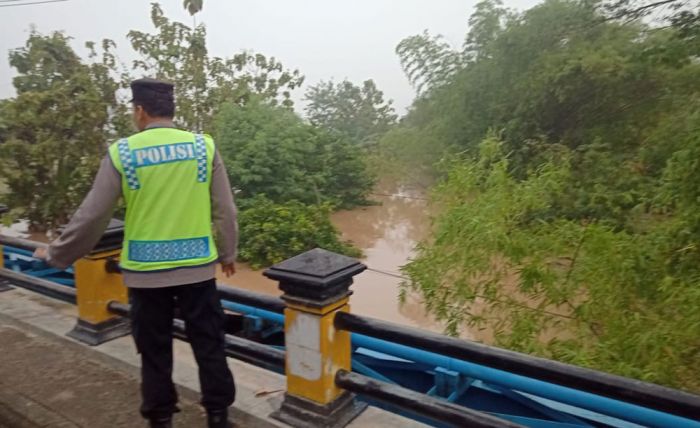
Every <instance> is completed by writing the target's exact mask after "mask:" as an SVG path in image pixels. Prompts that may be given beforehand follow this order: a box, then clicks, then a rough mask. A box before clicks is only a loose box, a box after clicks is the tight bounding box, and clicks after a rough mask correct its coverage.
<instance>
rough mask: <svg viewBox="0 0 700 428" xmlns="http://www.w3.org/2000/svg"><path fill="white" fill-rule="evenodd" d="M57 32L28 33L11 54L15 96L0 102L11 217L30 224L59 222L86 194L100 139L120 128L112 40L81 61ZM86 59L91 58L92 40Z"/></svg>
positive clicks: (1, 162)
mask: <svg viewBox="0 0 700 428" xmlns="http://www.w3.org/2000/svg"><path fill="white" fill-rule="evenodd" d="M68 42H69V38H68V37H66V36H65V35H63V34H62V33H58V32H57V33H53V34H51V35H49V36H42V35H40V34H38V33H36V32H32V33H31V34H30V36H29V39H28V40H27V43H26V45H25V47H23V48H19V49H15V50H13V51H11V52H10V65H11V66H13V67H14V68H15V69H16V70H17V73H18V75H17V77H15V78H14V86H15V89H16V90H17V97H16V98H14V99H11V100H6V101H4V102H3V103H2V104H1V105H0V109H1V110H2V114H1V115H0V116H2V120H1V121H0V146H2V150H0V177H3V181H4V182H5V184H6V185H7V187H8V188H9V190H10V191H9V193H8V194H7V195H5V196H4V201H5V203H7V205H8V206H10V207H12V208H13V211H12V214H13V217H20V218H25V219H27V220H29V222H30V224H31V226H32V227H33V228H35V229H51V228H53V227H55V226H57V225H59V224H62V223H64V222H65V221H66V220H67V219H68V216H69V214H70V213H71V212H72V211H74V210H75V208H76V207H77V205H78V204H79V203H80V201H81V199H82V197H83V196H84V195H85V193H87V191H88V189H89V186H90V183H91V180H92V177H93V176H94V174H95V172H96V170H97V166H98V165H99V160H100V158H101V156H102V155H103V154H104V151H105V148H106V147H105V144H106V143H107V142H108V141H109V140H110V139H112V138H114V137H115V136H116V135H117V133H121V132H123V131H124V129H123V124H124V123H125V122H126V121H125V120H124V117H125V115H126V112H125V110H124V108H123V107H121V106H119V105H118V103H117V101H116V99H115V91H116V90H117V88H118V87H119V83H118V82H117V81H116V80H115V79H114V78H112V75H113V73H112V70H113V67H114V64H115V61H114V57H113V56H112V54H111V49H112V48H113V47H114V44H113V42H111V41H108V40H106V41H104V42H103V54H102V58H101V61H100V62H93V63H88V64H86V63H84V62H83V61H81V59H80V58H79V57H78V56H77V55H76V54H75V52H74V51H73V49H72V48H71V47H70V46H69V44H68ZM88 47H89V48H91V52H92V54H91V58H95V57H96V56H97V54H96V52H95V50H94V45H92V44H89V45H88Z"/></svg>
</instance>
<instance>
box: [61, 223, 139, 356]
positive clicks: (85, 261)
mask: <svg viewBox="0 0 700 428" xmlns="http://www.w3.org/2000/svg"><path fill="white" fill-rule="evenodd" d="M122 236H123V226H122V223H121V222H116V221H113V222H112V223H111V224H110V226H109V227H108V229H107V232H105V235H104V236H103V238H102V240H101V241H100V243H98V244H97V246H96V247H95V250H93V252H92V253H91V254H89V255H88V256H86V257H83V258H82V259H80V260H78V261H77V262H76V263H75V264H74V265H73V270H74V273H75V288H76V293H77V304H78V322H77V323H76V325H75V327H74V328H73V330H71V331H70V332H69V333H68V336H69V337H72V338H74V339H76V340H79V341H81V342H84V343H87V344H88V345H93V346H94V345H99V344H100V343H103V342H106V341H108V340H112V339H115V338H117V337H121V336H125V335H127V334H129V331H130V327H129V321H128V320H127V319H125V318H122V317H119V316H116V315H114V314H112V313H110V312H109V310H108V309H107V304H108V303H109V302H110V301H116V302H121V303H128V300H129V299H128V293H127V289H126V287H125V286H124V283H123V281H122V276H121V274H120V273H118V270H115V269H114V268H113V265H114V264H115V263H117V261H118V260H119V256H120V254H121V244H120V243H121V237H122Z"/></svg>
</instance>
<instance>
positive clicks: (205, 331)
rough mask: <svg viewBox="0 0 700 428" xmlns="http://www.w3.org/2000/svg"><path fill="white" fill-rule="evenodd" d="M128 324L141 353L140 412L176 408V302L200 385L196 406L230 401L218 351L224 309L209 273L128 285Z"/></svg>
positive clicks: (149, 414)
mask: <svg viewBox="0 0 700 428" xmlns="http://www.w3.org/2000/svg"><path fill="white" fill-rule="evenodd" d="M129 300H130V301H131V329H132V334H133V336H134V341H135V342H136V349H137V350H138V352H139V353H140V354H141V394H142V398H143V402H142V405H141V414H142V415H143V417H144V418H158V417H165V416H169V415H171V414H172V413H174V412H177V411H178V408H177V393H176V392H175V385H174V384H173V381H172V372H173V335H172V326H173V316H174V312H175V307H176V306H177V307H179V309H180V316H181V317H182V318H183V319H184V320H185V326H186V327H185V329H186V333H187V338H188V340H189V341H190V345H191V346H192V351H193V352H194V356H195V359H196V360H197V366H198V367H199V383H200V386H201V391H202V406H204V408H206V409H211V410H216V409H223V408H226V407H228V406H230V405H231V404H232V403H233V401H234V399H235V395H236V389H235V386H234V383H233V375H232V374H231V371H230V370H229V368H228V364H227V362H226V355H225V353H224V332H223V322H224V313H223V310H222V309H221V302H220V301H219V297H218V295H217V292H216V282H215V281H214V279H211V280H208V281H204V282H200V283H196V284H187V285H179V286H175V287H165V288H130V289H129Z"/></svg>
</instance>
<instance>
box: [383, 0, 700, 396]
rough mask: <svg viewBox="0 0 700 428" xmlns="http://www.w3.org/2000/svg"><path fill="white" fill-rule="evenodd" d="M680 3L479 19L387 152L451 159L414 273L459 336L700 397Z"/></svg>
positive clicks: (692, 156)
mask: <svg viewBox="0 0 700 428" xmlns="http://www.w3.org/2000/svg"><path fill="white" fill-rule="evenodd" d="M681 3H682V4H685V5H688V4H690V2H680V1H679V2H662V3H661V5H656V4H655V3H653V2H652V3H650V2H644V3H638V2H632V1H622V2H620V3H619V4H618V5H617V6H618V7H620V8H621V9H619V10H624V11H626V12H625V13H624V14H620V15H615V14H611V13H608V12H607V11H605V10H604V9H603V8H601V3H599V2H587V1H577V0H547V1H545V2H543V3H542V4H539V5H537V6H535V7H533V8H532V9H530V10H527V11H525V12H522V13H518V14H513V13H511V12H507V11H503V9H502V8H501V6H500V4H499V3H497V2H490V3H481V4H480V5H479V6H478V7H477V11H476V13H475V15H473V16H472V18H471V19H470V25H471V27H470V30H469V35H468V36H467V47H466V51H465V53H464V55H465V56H466V58H467V60H466V61H465V62H464V64H463V66H462V67H461V68H459V69H458V70H456V71H454V72H452V73H447V74H445V75H446V76H447V77H446V78H444V79H442V80H441V81H440V83H439V84H436V85H433V86H431V87H430V90H429V91H426V92H424V93H423V94H422V96H420V97H418V98H417V99H416V100H415V102H414V104H413V106H412V107H411V110H410V112H409V114H408V115H407V117H406V118H404V119H403V120H402V122H401V124H399V125H398V126H397V129H396V130H394V131H392V133H391V137H392V138H388V137H387V138H385V139H384V140H383V141H382V148H387V147H389V146H390V145H391V144H390V143H392V140H393V145H397V144H398V143H400V142H403V141H408V142H410V143H411V146H412V147H411V150H412V153H424V154H423V155H419V156H423V159H426V160H427V161H430V162H432V161H434V160H435V159H436V157H437V158H438V159H442V162H438V163H437V164H436V166H435V165H434V166H433V169H434V170H435V171H436V175H437V176H438V178H440V182H439V185H438V186H436V188H435V190H434V194H433V196H434V198H435V200H436V206H438V207H440V210H439V211H438V213H437V214H436V217H435V219H434V223H433V224H434V233H433V235H432V236H431V237H430V239H427V240H425V241H424V242H422V243H421V244H420V247H419V250H418V255H417V256H416V257H415V259H414V260H413V261H411V262H410V263H409V264H408V265H407V266H406V267H405V272H406V273H407V274H408V275H409V277H410V281H409V282H408V284H407V287H409V288H412V289H414V290H417V291H418V292H420V293H421V294H422V295H423V297H424V299H425V302H426V304H427V306H428V308H429V309H430V310H431V311H432V312H433V313H434V314H435V315H436V316H437V317H438V318H439V319H441V320H442V321H443V322H445V325H446V329H447V330H448V331H449V332H451V333H455V332H457V331H458V330H460V329H461V328H464V327H465V323H467V324H470V325H471V326H472V327H474V328H476V329H487V330H488V331H490V332H492V333H493V335H494V336H495V339H494V342H495V343H496V344H498V345H501V346H505V347H508V348H512V349H517V350H520V351H525V352H532V353H537V354H540V355H544V356H547V357H551V358H555V359H560V360H564V361H567V362H571V363H574V364H579V365H587V366H591V367H595V368H598V369H602V370H606V371H611V372H615V373H619V374H623V375H626V376H632V377H636V378H640V379H645V380H650V381H654V382H660V383H664V384H668V385H672V386H678V387H683V388H688V389H693V390H700V384H698V382H697V379H696V378H697V376H693V374H692V373H693V370H694V367H696V366H697V364H698V355H700V352H699V351H698V350H699V349H700V348H699V346H700V345H699V344H698V342H697V340H695V339H693V338H695V337H698V336H700V331H699V330H698V329H699V328H700V322H699V320H698V318H697V316H698V314H697V311H696V309H694V308H696V307H697V306H698V304H700V301H698V299H699V297H698V293H697V288H698V287H697V284H698V283H699V281H700V271H699V270H698V266H700V256H699V255H698V251H697V248H700V220H699V217H698V215H697V213H698V212H700V209H699V208H700V207H699V206H698V204H699V202H698V201H699V200H698V194H697V191H696V189H697V185H696V182H697V178H698V162H697V158H698V156H699V154H698V153H700V152H698V151H697V145H698V144H697V142H698V136H699V135H700V134H698V128H697V123H698V122H697V121H698V117H699V116H698V114H699V112H700V103H699V102H698V100H699V99H700V98H699V97H698V95H699V94H700V91H699V89H698V86H697V81H698V79H700V64H699V63H698V62H697V52H698V51H697V46H698V45H697V39H696V37H695V34H696V33H695V32H694V31H695V28H696V27H695V23H694V19H695V18H694V17H695V14H696V9H692V8H688V9H684V8H685V7H687V6H684V8H680V9H678V10H675V9H673V8H671V6H670V5H672V4H676V5H680V4H681ZM663 5H669V9H668V10H666V11H664V10H663V9H658V10H655V12H654V15H649V16H648V17H647V19H645V20H640V19H638V17H639V16H643V15H644V14H646V13H647V11H648V10H652V9H654V8H655V7H657V6H659V7H663ZM647 6H649V7H648V8H647ZM674 7H675V6H674ZM637 13H639V14H637ZM653 16H656V17H658V18H659V19H660V21H654V20H652V19H651V18H652V17H653ZM424 63H430V62H424ZM432 63H433V64H435V63H437V64H439V62H436V61H433V62H432ZM438 69H439V67H438ZM409 77H410V76H409ZM431 152H433V153H436V152H437V153H438V155H437V156H435V155H432V156H431V155H430V153H431ZM413 169H414V170H415V169H416V168H413ZM638 349H645V352H644V353H639V352H636V350H638Z"/></svg>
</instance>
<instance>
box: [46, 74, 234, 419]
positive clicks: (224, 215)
mask: <svg viewBox="0 0 700 428" xmlns="http://www.w3.org/2000/svg"><path fill="white" fill-rule="evenodd" d="M131 90H132V94H133V99H132V104H133V119H134V123H135V125H136V127H137V128H138V130H139V132H138V133H137V134H134V135H132V136H130V137H129V138H124V139H121V140H119V141H117V142H115V143H114V144H112V145H111V146H110V147H109V152H108V154H107V156H106V157H105V158H104V159H103V160H102V164H101V166H100V169H99V171H98V173H97V176H96V177H95V181H94V183H93V187H92V189H91V191H90V192H89V194H88V195H87V197H86V198H85V200H84V201H83V202H82V204H81V205H80V207H79V208H78V210H77V211H76V213H75V214H74V215H73V217H72V218H71V221H70V223H69V224H68V225H67V227H66V228H65V229H64V231H63V233H62V234H61V236H60V237H59V238H58V239H57V240H56V241H54V242H53V243H51V245H50V246H49V247H48V250H37V253H36V254H35V255H36V256H37V257H40V258H45V259H46V260H47V262H48V263H49V264H51V265H53V266H56V267H58V268H62V269H65V268H66V267H68V266H70V265H71V264H73V262H75V261H76V260H77V259H79V258H80V257H82V256H84V255H86V254H87V253H89V252H90V251H91V249H92V248H93V247H94V246H95V244H96V243H97V242H98V240H99V239H100V237H101V235H102V234H103V233H104V230H105V228H106V226H107V224H108V223H109V220H110V218H111V216H112V212H113V210H114V207H115V205H116V203H117V201H118V199H119V198H120V197H123V198H124V201H125V202H126V216H125V235H124V245H123V250H122V254H121V260H120V265H121V268H122V272H123V277H124V283H125V284H126V286H127V287H128V288H129V298H130V301H131V318H132V319H131V322H132V324H131V326H132V333H133V337H134V341H135V343H136V348H137V350H138V352H139V353H140V354H141V375H142V382H141V393H142V399H143V401H142V405H141V414H142V415H143V417H144V418H146V419H148V420H149V421H150V426H151V427H171V426H172V415H173V413H175V412H177V411H178V408H177V394H176V391H175V386H174V385H173V381H172V370H173V348H172V333H171V332H172V322H173V314H174V311H175V308H176V307H177V308H179V311H180V314H181V316H182V317H183V318H184V320H185V326H186V332H187V336H188V339H189V341H190V344H191V346H192V350H193V352H194V356H195V358H196V360H197V365H198V366H199V378H200V379H199V380H200V385H201V391H202V401H201V403H202V405H203V407H204V408H205V409H206V410H207V416H208V423H209V427H215V428H218V427H228V426H229V425H228V407H229V406H230V405H231V404H232V403H233V401H234V398H235V387H234V383H233V376H232V375H231V372H230V370H229V368H228V365H227V362H226V356H225V354H224V336H223V330H222V327H223V325H222V324H223V311H222V309H221V304H220V302H219V299H218V297H217V292H216V284H215V281H214V277H215V272H216V271H215V268H216V263H217V262H219V263H220V264H221V268H222V271H223V273H224V274H225V275H227V276H231V275H233V274H234V273H235V267H234V260H235V257H236V245H237V237H238V228H237V224H236V208H235V205H234V202H233V196H232V195H231V186H230V184H229V181H228V178H227V175H226V170H225V167H224V165H223V163H222V160H221V157H220V156H219V154H218V152H217V151H216V149H215V146H214V142H213V140H212V139H211V138H210V137H209V136H207V135H201V134H193V133H190V132H187V131H183V130H179V129H177V128H175V126H174V124H173V116H174V113H175V104H174V99H173V85H172V84H170V83H167V82H163V81H159V80H155V79H148V78H147V79H139V80H135V81H133V82H132V83H131ZM212 222H213V223H214V227H215V229H216V236H217V240H216V242H215V241H214V233H213V230H212Z"/></svg>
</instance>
